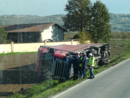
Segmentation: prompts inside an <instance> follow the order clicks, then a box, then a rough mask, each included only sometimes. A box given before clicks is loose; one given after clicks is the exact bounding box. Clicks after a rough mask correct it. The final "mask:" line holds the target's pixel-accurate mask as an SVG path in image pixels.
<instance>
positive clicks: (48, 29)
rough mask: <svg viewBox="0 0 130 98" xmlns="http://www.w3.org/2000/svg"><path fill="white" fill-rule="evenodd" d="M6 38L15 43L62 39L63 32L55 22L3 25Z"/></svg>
mask: <svg viewBox="0 0 130 98" xmlns="http://www.w3.org/2000/svg"><path fill="white" fill-rule="evenodd" d="M3 27H4V29H5V31H6V32H7V33H8V37H7V38H8V40H12V41H14V42H15V43H29V42H43V41H45V40H48V39H49V40H53V41H63V40H64V32H66V30H65V29H63V28H62V27H61V26H59V25H58V24H56V23H36V24H17V25H8V26H3Z"/></svg>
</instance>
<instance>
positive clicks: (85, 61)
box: [82, 53, 88, 78]
mask: <svg viewBox="0 0 130 98" xmlns="http://www.w3.org/2000/svg"><path fill="white" fill-rule="evenodd" d="M82 55H83V59H82V66H83V78H87V77H86V69H87V61H88V59H87V56H86V53H82Z"/></svg>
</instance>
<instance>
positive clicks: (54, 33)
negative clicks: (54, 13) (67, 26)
mask: <svg viewBox="0 0 130 98" xmlns="http://www.w3.org/2000/svg"><path fill="white" fill-rule="evenodd" d="M41 35H42V41H44V40H46V39H52V40H54V41H63V40H64V31H63V30H62V29H61V28H59V27H58V26H56V25H52V26H50V27H49V28H48V29H46V30H44V31H43V32H41Z"/></svg>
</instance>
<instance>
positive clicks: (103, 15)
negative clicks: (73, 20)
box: [90, 1, 111, 43]
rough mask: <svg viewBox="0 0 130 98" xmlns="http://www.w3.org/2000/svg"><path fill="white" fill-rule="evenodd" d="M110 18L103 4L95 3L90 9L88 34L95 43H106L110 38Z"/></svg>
mask: <svg viewBox="0 0 130 98" xmlns="http://www.w3.org/2000/svg"><path fill="white" fill-rule="evenodd" d="M109 22H110V16H109V13H108V9H107V8H106V6H105V4H103V3H102V2H101V1H96V2H95V3H94V5H93V6H92V8H91V26H90V33H91V35H92V40H93V41H94V42H95V43H97V42H98V41H99V40H100V39H101V40H103V41H105V42H107V41H108V40H109V38H110V36H111V26H110V24H109Z"/></svg>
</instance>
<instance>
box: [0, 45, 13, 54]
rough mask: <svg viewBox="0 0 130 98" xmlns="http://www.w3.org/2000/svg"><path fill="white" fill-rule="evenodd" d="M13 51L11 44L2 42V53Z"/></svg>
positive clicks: (0, 48)
mask: <svg viewBox="0 0 130 98" xmlns="http://www.w3.org/2000/svg"><path fill="white" fill-rule="evenodd" d="M7 52H11V44H0V53H7Z"/></svg>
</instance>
